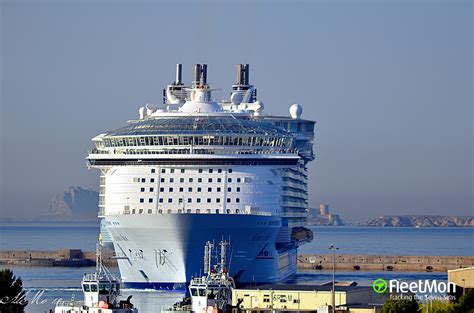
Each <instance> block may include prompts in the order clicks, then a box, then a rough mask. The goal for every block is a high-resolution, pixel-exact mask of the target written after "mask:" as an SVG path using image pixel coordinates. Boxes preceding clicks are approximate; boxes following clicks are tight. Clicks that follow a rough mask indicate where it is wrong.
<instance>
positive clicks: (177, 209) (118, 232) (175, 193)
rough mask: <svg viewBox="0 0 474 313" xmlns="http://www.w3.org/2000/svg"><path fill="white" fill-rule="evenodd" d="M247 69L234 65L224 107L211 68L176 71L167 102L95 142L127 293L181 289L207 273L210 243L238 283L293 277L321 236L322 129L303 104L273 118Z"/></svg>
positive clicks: (102, 211)
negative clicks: (317, 230) (312, 171)
mask: <svg viewBox="0 0 474 313" xmlns="http://www.w3.org/2000/svg"><path fill="white" fill-rule="evenodd" d="M249 69H250V68H249V65H248V64H239V65H237V80H236V83H235V84H234V85H232V87H231V89H230V90H229V94H230V96H229V98H228V99H223V100H222V99H220V100H216V99H215V98H213V96H212V92H213V90H214V89H213V88H211V85H210V84H209V83H208V80H207V78H208V77H207V65H206V64H195V65H194V75H193V80H192V82H191V83H190V84H189V85H185V84H184V83H183V81H182V65H181V64H178V65H177V67H176V79H175V81H174V82H173V83H171V84H169V85H168V86H167V87H166V88H165V89H164V90H163V103H161V104H159V105H156V104H147V105H145V106H143V107H140V108H139V110H138V118H137V119H134V120H130V121H128V122H127V123H126V125H125V126H123V127H121V128H118V129H116V130H112V131H107V132H104V133H102V134H99V135H98V136H96V137H94V138H93V139H92V142H93V144H94V145H95V147H94V148H93V149H92V150H90V151H89V155H88V157H87V162H88V167H89V168H94V169H98V170H99V172H100V186H99V217H100V218H101V219H102V224H103V225H105V228H106V231H107V233H108V235H110V238H111V240H112V242H113V246H114V250H115V253H116V256H117V259H118V266H119V270H120V275H121V277H122V281H123V283H124V285H125V287H129V288H153V289H164V290H183V289H184V288H186V282H189V281H190V279H191V278H192V277H196V276H198V275H200V274H202V268H201V265H202V259H203V251H202V247H203V246H204V245H205V243H206V242H207V241H213V240H215V241H219V240H223V239H224V240H226V241H228V242H229V247H228V249H229V250H228V256H229V259H228V270H229V272H230V274H231V275H232V276H233V278H234V280H235V281H236V283H237V284H238V285H244V284H260V283H272V282H278V281H281V280H283V279H285V278H287V277H289V276H290V275H292V274H294V273H295V272H296V265H297V264H296V262H297V249H298V246H300V245H301V244H304V243H305V242H307V241H309V240H311V239H312V233H311V231H310V230H308V229H306V228H305V227H304V226H305V224H306V217H307V208H308V189H307V180H308V168H307V166H308V163H309V162H310V161H312V160H313V159H314V154H313V139H314V128H315V122H314V121H311V120H305V119H303V118H302V117H301V115H302V107H301V106H300V105H298V104H292V105H289V115H288V116H275V115H270V114H265V113H264V112H263V109H264V106H263V103H262V102H261V101H260V100H258V99H257V89H256V88H255V86H253V85H251V84H250V81H249V73H250V71H249ZM276 91H278V89H277V90H276ZM272 92H275V90H273V91H272Z"/></svg>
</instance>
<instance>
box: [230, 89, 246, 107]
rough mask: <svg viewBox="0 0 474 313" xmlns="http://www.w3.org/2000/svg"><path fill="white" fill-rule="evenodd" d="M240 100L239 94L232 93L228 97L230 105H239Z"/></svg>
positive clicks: (241, 98) (240, 95)
mask: <svg viewBox="0 0 474 313" xmlns="http://www.w3.org/2000/svg"><path fill="white" fill-rule="evenodd" d="M242 100H243V97H242V94H241V93H240V92H234V93H232V95H231V96H230V102H232V104H236V105H239V104H240V103H241V102H242Z"/></svg>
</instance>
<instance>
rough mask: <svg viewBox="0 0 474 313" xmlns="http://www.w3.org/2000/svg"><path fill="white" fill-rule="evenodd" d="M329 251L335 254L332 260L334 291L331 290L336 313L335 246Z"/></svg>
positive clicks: (333, 308)
mask: <svg viewBox="0 0 474 313" xmlns="http://www.w3.org/2000/svg"><path fill="white" fill-rule="evenodd" d="M329 250H332V252H333V258H332V290H331V301H332V313H335V312H336V251H337V250H339V248H336V247H335V246H334V245H333V244H331V245H330V246H329Z"/></svg>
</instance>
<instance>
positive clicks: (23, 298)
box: [0, 290, 64, 306]
mask: <svg viewBox="0 0 474 313" xmlns="http://www.w3.org/2000/svg"><path fill="white" fill-rule="evenodd" d="M45 293H46V290H36V291H32V290H26V292H25V293H19V294H17V295H16V296H14V297H3V298H1V299H0V306H1V305H5V304H19V305H32V304H47V303H51V304H52V305H56V304H57V303H58V302H60V301H64V299H63V298H53V299H47V298H45V297H44V295H45Z"/></svg>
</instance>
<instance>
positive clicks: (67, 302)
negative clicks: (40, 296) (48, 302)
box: [56, 300, 84, 308]
mask: <svg viewBox="0 0 474 313" xmlns="http://www.w3.org/2000/svg"><path fill="white" fill-rule="evenodd" d="M56 306H57V307H71V308H75V307H77V308H80V307H83V306H84V301H80V300H77V301H76V300H59V301H58V302H57V303H56Z"/></svg>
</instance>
